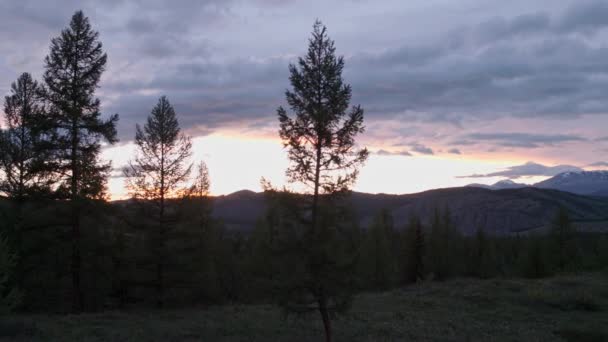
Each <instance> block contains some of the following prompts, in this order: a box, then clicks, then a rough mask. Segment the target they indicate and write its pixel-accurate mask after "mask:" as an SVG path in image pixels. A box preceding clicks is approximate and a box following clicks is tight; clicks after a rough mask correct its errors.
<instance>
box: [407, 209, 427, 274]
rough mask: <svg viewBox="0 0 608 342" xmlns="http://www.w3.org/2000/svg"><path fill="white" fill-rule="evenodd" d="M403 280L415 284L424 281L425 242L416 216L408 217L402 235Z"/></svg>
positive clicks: (420, 224)
mask: <svg viewBox="0 0 608 342" xmlns="http://www.w3.org/2000/svg"><path fill="white" fill-rule="evenodd" d="M403 252H404V258H403V259H404V260H403V263H404V269H403V274H404V280H405V282H406V283H415V282H417V281H421V280H423V279H424V272H425V270H424V256H425V242H424V232H423V231H422V223H421V222H420V218H419V217H418V216H416V215H412V217H410V222H409V224H408V226H407V228H406V230H405V234H404V250H403Z"/></svg>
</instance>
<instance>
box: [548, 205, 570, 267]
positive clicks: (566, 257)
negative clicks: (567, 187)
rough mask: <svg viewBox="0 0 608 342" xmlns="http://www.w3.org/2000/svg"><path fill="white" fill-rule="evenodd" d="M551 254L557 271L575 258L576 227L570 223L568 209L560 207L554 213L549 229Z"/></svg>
mask: <svg viewBox="0 0 608 342" xmlns="http://www.w3.org/2000/svg"><path fill="white" fill-rule="evenodd" d="M550 235H551V241H552V247H553V250H552V251H553V252H554V253H553V254H554V256H555V259H556V260H555V261H556V264H557V269H558V270H559V271H564V270H565V269H566V267H567V266H568V265H569V264H571V263H573V262H574V261H575V260H574V259H575V258H576V245H575V241H574V239H575V237H576V228H575V227H574V226H573V225H572V222H571V220H570V215H569V214H568V210H567V209H566V208H564V207H560V208H559V209H558V211H557V213H556V216H555V219H554V221H553V226H552V229H551V234H550Z"/></svg>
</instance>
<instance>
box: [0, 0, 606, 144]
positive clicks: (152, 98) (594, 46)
mask: <svg viewBox="0 0 608 342" xmlns="http://www.w3.org/2000/svg"><path fill="white" fill-rule="evenodd" d="M346 3H349V2H348V1H347V2H345V3H333V2H332V5H331V6H335V7H336V8H338V7H340V8H342V9H344V11H331V8H332V7H331V6H330V7H327V4H322V5H324V6H325V7H324V8H325V9H326V12H327V15H326V17H328V18H331V20H328V21H327V25H328V29H329V34H330V36H331V37H333V38H335V39H336V46H337V53H338V54H344V55H345V56H346V66H345V69H344V77H345V81H346V82H348V83H350V84H351V85H352V88H353V99H352V100H353V101H352V102H353V104H359V103H360V104H361V105H362V106H363V108H364V109H365V110H366V121H369V122H372V121H383V120H384V121H386V120H394V119H397V120H399V121H411V122H422V123H440V124H446V125H451V126H453V127H456V128H459V129H461V128H462V129H467V128H468V127H469V124H470V123H471V122H482V121H484V120H485V121H486V122H488V121H489V120H494V119H496V118H498V117H511V116H515V117H518V118H530V117H543V118H545V117H547V118H549V117H550V118H568V119H571V118H575V117H580V116H581V115H584V114H605V113H607V112H608V99H607V98H606V97H605V94H606V93H608V78H607V77H604V75H605V70H608V49H606V48H605V47H604V46H603V45H604V44H603V41H604V40H605V39H604V38H605V37H604V34H605V33H606V32H605V31H606V28H608V19H606V18H608V15H605V14H606V13H608V12H607V5H606V3H605V2H604V1H585V2H582V3H579V2H577V3H576V5H575V6H571V7H564V6H563V4H560V5H559V6H558V5H557V4H555V3H554V2H552V3H551V6H546V4H537V5H535V6H536V7H534V6H526V10H525V11H524V12H521V10H519V9H518V8H517V6H516V5H513V7H512V9H513V10H511V11H506V12H505V13H506V14H505V15H502V16H496V13H497V11H496V10H494V9H492V10H480V11H482V12H479V13H480V14H479V15H475V16H469V15H466V17H463V18H464V19H466V21H458V20H456V19H458V18H455V19H454V20H452V18H444V19H445V20H438V21H437V22H438V25H436V26H437V27H436V30H434V31H433V32H434V33H433V34H432V35H431V34H429V35H428V36H426V35H424V36H422V35H421V34H418V32H414V33H415V34H412V35H409V36H408V35H405V34H403V32H402V31H401V30H399V31H395V30H393V29H392V28H391V29H390V30H389V29H386V30H384V31H381V32H380V31H378V32H376V31H372V30H382V27H386V26H389V25H387V24H385V23H386V22H388V20H395V21H394V22H398V23H400V24H401V23H404V22H405V23H407V22H409V20H407V19H408V18H410V17H408V14H407V13H418V12H416V11H422V9H421V8H422V7H423V6H417V5H414V4H413V5H411V6H412V8H411V9H412V11H409V8H408V7H406V6H405V5H403V4H399V3H383V4H381V5H379V4H375V3H367V2H361V3H360V6H350V7H348V8H346V7H347V6H344V5H345V4H346ZM482 3H483V1H479V2H477V4H478V5H479V4H482ZM315 5H321V2H316V1H312V4H308V3H303V2H296V1H279V0H258V1H254V2H242V1H234V0H229V1H222V0H204V1H195V0H183V1H178V2H171V3H169V2H166V1H160V0H153V1H142V0H135V1H127V0H109V1H103V2H99V1H93V0H85V1H76V0H61V1H58V2H53V3H52V4H50V3H44V2H40V1H33V0H24V1H19V2H11V1H6V2H2V3H0V28H1V29H2V30H0V32H2V33H1V34H0V38H2V39H0V54H2V56H3V61H2V62H0V78H2V79H7V80H11V79H14V78H15V77H16V75H17V74H18V73H20V72H21V71H25V70H28V71H32V72H33V73H34V74H40V71H41V66H42V60H43V58H44V55H45V54H46V53H47V52H48V43H49V37H52V36H56V35H58V34H59V32H60V30H61V29H62V28H63V27H65V25H67V23H68V21H69V17H70V15H71V14H72V13H73V11H74V10H75V9H77V8H82V9H84V11H85V14H87V15H89V16H91V20H92V25H93V27H94V29H96V30H98V31H99V32H100V39H101V40H102V42H103V43H104V49H105V50H106V51H107V52H108V57H109V64H108V68H107V71H106V73H105V74H104V77H103V78H102V82H101V88H100V91H99V93H98V94H99V96H100V97H101V99H102V105H103V110H104V112H107V113H113V112H117V113H119V114H120V115H121V122H120V124H119V128H118V129H119V134H120V136H121V138H122V139H132V136H133V126H134V124H135V123H136V122H142V121H143V120H145V117H146V116H147V115H148V113H149V111H150V109H151V107H152V106H153V105H154V103H155V102H156V100H157V98H158V96H160V95H163V94H165V95H167V96H168V97H169V99H170V100H171V101H172V103H173V104H174V105H175V107H176V111H177V112H178V115H179V119H180V123H181V124H182V126H183V127H184V128H186V129H190V128H193V127H203V128H205V129H204V130H202V131H205V132H207V131H213V130H217V129H220V128H221V127H224V126H226V125H228V126H230V125H240V126H243V127H247V126H249V125H251V124H253V123H255V122H258V121H260V120H266V121H267V122H273V120H276V117H275V115H274V113H275V110H276V107H277V106H278V105H280V104H284V101H285V100H284V90H285V88H287V87H288V86H289V83H288V77H289V75H288V68H287V65H288V64H289V63H290V62H293V61H294V59H295V56H300V55H303V54H304V52H305V49H306V38H307V37H308V35H309V31H310V25H311V24H312V23H311V22H310V21H311V20H310V16H309V14H310V13H311V12H314V11H316V8H317V7H315ZM372 6H373V8H374V10H375V11H370V8H371V7H372ZM445 6H448V5H445ZM459 6H461V5H459ZM504 6H505V8H507V7H508V5H504ZM418 7H419V8H418ZM553 8H555V9H553ZM376 10H377V11H376ZM334 12H335V13H334ZM370 12H374V13H375V12H377V13H380V14H376V15H372V14H370ZM463 12H464V11H463ZM476 13H477V12H476ZM501 13H502V12H501ZM388 14H390V15H388ZM434 14H436V13H434ZM363 16H365V18H368V19H369V21H368V22H369V30H370V32H362V30H361V29H360V28H358V27H353V26H352V25H351V24H350V23H352V22H355V21H353V20H351V19H352V18H361V17H363ZM391 18H394V19H391ZM463 18H460V19H463ZM412 19H417V18H412ZM462 22H466V23H467V24H466V25H462ZM284 23H289V24H290V25H282V24H284ZM292 23H293V25H292ZM302 23H305V24H302ZM412 25H414V24H412ZM277 27H282V29H281V30H277ZM415 27H416V26H414V28H415ZM252 28H256V29H252ZM258 29H259V30H258ZM403 31H407V30H405V29H404V30H403ZM423 31H424V30H423ZM421 32H422V31H421ZM375 33H381V34H375ZM270 36H272V38H273V39H267V38H268V37H270ZM417 36H420V37H421V38H416V37H417ZM7 87H8V82H6V84H5V85H0V90H6V89H7ZM549 125H550V124H549ZM549 128H550V127H549ZM461 140H462V139H461ZM461 142H463V144H460V145H464V142H465V140H462V141H461ZM472 143H474V142H472ZM499 143H500V141H499ZM503 143H504V141H503ZM555 143H556V144H557V143H558V142H555ZM521 144H522V146H521V147H539V146H547V145H549V144H548V143H544V142H533V141H532V142H524V143H521ZM455 145H459V144H455ZM515 146H518V145H517V143H516V145H515ZM422 147H423V146H421V147H419V148H418V149H419V151H416V150H415V149H414V148H412V151H416V152H418V153H423V154H431V153H430V152H432V150H431V149H429V148H422Z"/></svg>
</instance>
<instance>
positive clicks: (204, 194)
mask: <svg viewBox="0 0 608 342" xmlns="http://www.w3.org/2000/svg"><path fill="white" fill-rule="evenodd" d="M210 188H211V179H210V178H209V169H208V168H207V164H205V162H204V161H200V162H199V163H198V165H196V175H195V177H194V182H193V184H192V186H191V187H190V189H189V193H188V195H189V196H190V198H191V199H192V200H193V201H194V204H195V207H196V209H195V210H196V211H195V213H196V216H197V218H198V223H199V225H200V228H201V229H202V230H205V228H206V227H208V226H209V224H210V221H211V210H212V208H211V201H210V198H209V189H210Z"/></svg>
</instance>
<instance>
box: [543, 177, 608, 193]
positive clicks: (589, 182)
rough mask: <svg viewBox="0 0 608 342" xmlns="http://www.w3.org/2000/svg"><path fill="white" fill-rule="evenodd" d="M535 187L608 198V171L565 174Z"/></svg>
mask: <svg viewBox="0 0 608 342" xmlns="http://www.w3.org/2000/svg"><path fill="white" fill-rule="evenodd" d="M534 186H535V187H537V188H543V189H556V190H561V191H567V192H572V193H575V194H580V195H596V196H608V171H576V172H563V173H560V174H558V175H556V176H554V177H551V178H549V179H547V180H544V181H542V182H539V183H536V184H534Z"/></svg>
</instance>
